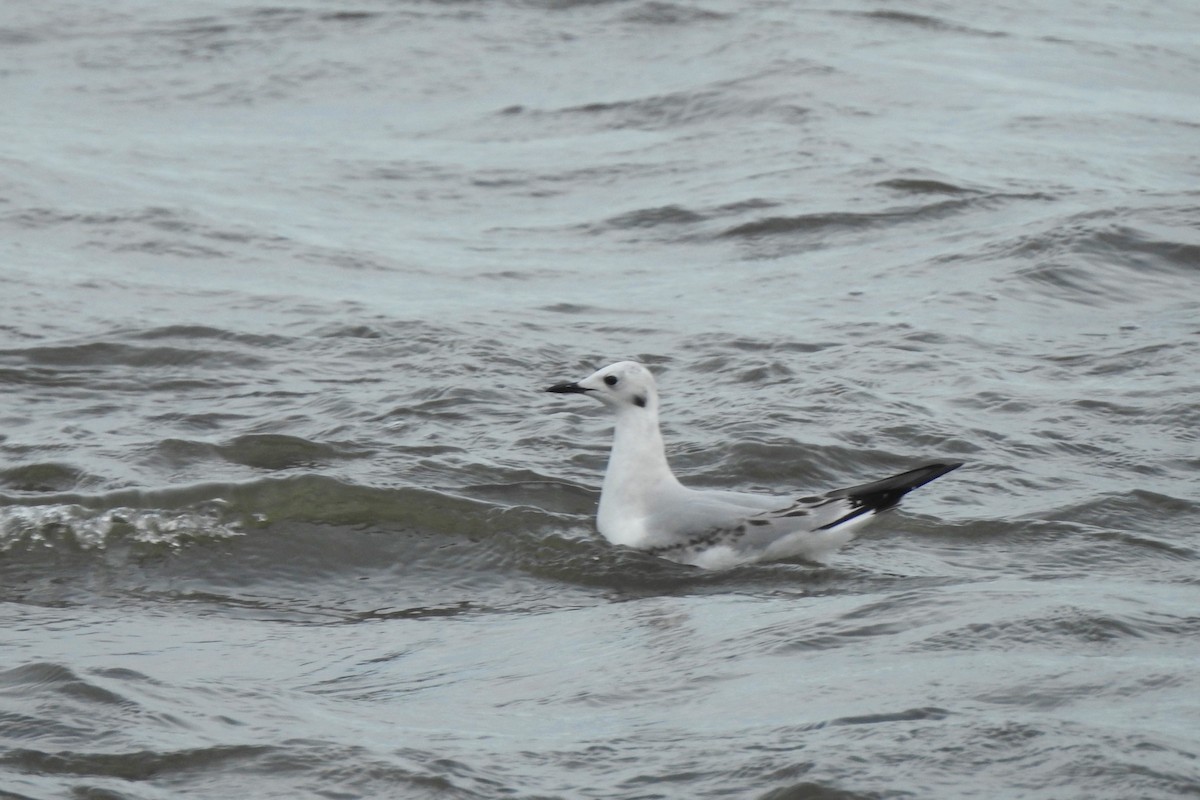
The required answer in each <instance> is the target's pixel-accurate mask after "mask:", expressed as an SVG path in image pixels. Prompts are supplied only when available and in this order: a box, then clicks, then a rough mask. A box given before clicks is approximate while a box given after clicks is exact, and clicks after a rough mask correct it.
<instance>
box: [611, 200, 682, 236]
mask: <svg viewBox="0 0 1200 800" xmlns="http://www.w3.org/2000/svg"><path fill="white" fill-rule="evenodd" d="M704 219H705V218H704V216H703V215H701V214H698V213H696V212H695V211H691V210H689V209H686V208H684V207H682V206H678V205H670V206H659V207H657V208H643V209H638V210H637V211H628V212H626V213H624V214H619V215H617V216H615V217H610V218H609V219H607V220H605V222H604V224H605V226H606V227H610V228H615V229H618V230H628V229H631V228H654V227H658V226H660V225H690V224H694V223H697V222H702V221H703V220H704Z"/></svg>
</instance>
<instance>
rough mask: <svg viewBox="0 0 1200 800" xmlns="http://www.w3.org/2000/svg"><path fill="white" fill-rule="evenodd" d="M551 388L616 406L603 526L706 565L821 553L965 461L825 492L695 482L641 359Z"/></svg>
mask: <svg viewBox="0 0 1200 800" xmlns="http://www.w3.org/2000/svg"><path fill="white" fill-rule="evenodd" d="M546 391H547V392H554V393H556V394H586V395H588V396H589V397H594V398H595V399H597V400H599V401H600V402H602V403H604V405H606V406H608V407H609V408H611V409H612V410H613V411H614V412H615V413H616V417H617V421H616V429H615V431H614V433H613V446H612V452H611V453H610V455H609V459H608V469H607V470H606V471H605V473H604V484H603V487H602V488H601V490H600V508H599V510H598V511H597V514H596V527H597V528H598V529H599V530H600V534H601V535H602V536H604V538H605V539H607V540H608V541H610V542H612V543H613V544H616V545H624V546H626V547H632V548H636V549H638V550H644V551H646V552H649V553H651V554H653V555H656V556H660V557H662V558H666V559H669V560H671V561H677V562H679V563H682V564H692V565H695V566H698V567H704V568H706V569H725V568H728V567H733V566H737V565H739V564H746V563H750V562H755V561H778V560H781V559H805V560H820V559H822V558H824V557H825V556H827V555H829V554H830V553H832V552H833V551H835V550H837V549H838V548H839V547H841V546H842V545H844V544H845V543H846V542H848V541H850V539H852V538H853V537H854V533H855V531H856V530H857V529H858V528H859V527H860V526H861V525H862V524H863V523H865V522H867V521H868V520H870V519H872V518H873V517H875V516H876V515H877V514H879V513H880V512H883V511H886V510H888V509H890V508H894V507H895V506H896V504H897V503H899V502H900V498H902V497H904V495H906V494H908V493H909V492H910V491H912V490H913V489H916V488H917V487H919V486H924V485H925V484H927V483H929V482H930V481H932V480H934V479H936V478H940V477H941V476H942V475H945V474H946V473H947V472H950V471H951V470H955V469H958V468H959V467H961V466H962V463H961V462H938V463H931V464H925V465H924V466H921V467H917V468H916V469H912V470H909V471H908V472H902V473H900V474H899V475H893V476H892V477H890V478H884V479H883V480H879V481H874V482H872V483H865V484H863V485H861V486H852V487H850V488H848V489H838V490H836V491H832V492H826V493H825V494H820V495H806V496H794V495H766V494H753V493H748V492H733V491H724V490H713V489H689V488H687V487H686V486H684V485H683V484H682V483H680V482H679V480H678V479H677V478H676V477H675V474H674V473H673V472H671V467H670V466H669V465H668V464H667V456H666V452H665V450H664V447H663V438H662V432H661V431H660V430H659V427H658V388H657V386H656V384H655V382H654V376H653V375H651V374H650V370H648V369H646V368H645V367H644V366H642V365H641V364H639V363H637V362H636V361H619V362H617V363H615V364H610V365H609V366H607V367H604V368H602V369H599V370H597V371H596V372H594V373H592V374H591V375H589V376H588V377H586V378H584V379H583V380H581V381H575V382H571V383H558V384H555V385H554V386H551V387H549V388H548V389H546Z"/></svg>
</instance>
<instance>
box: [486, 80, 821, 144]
mask: <svg viewBox="0 0 1200 800" xmlns="http://www.w3.org/2000/svg"><path fill="white" fill-rule="evenodd" d="M808 113H809V112H808V109H806V108H802V107H800V106H797V105H795V104H793V103H790V102H789V101H787V100H786V99H781V98H777V97H753V96H751V95H750V94H749V93H747V92H746V91H744V90H741V91H739V90H738V87H737V86H735V85H730V86H723V87H718V88H707V89H699V90H695V91H684V92H672V93H669V94H663V95H653V96H650V97H641V98H637V99H634V100H618V101H614V102H597V103H585V104H583V105H577V106H566V107H563V108H558V109H552V110H541V109H530V108H526V107H514V106H510V107H507V108H505V109H504V110H503V111H502V113H501V114H500V115H498V116H497V117H495V119H496V121H497V122H498V123H502V124H503V125H504V128H505V129H506V131H507V132H508V133H509V134H510V135H515V134H516V133H518V132H525V133H527V134H528V135H538V136H543V137H544V136H549V135H552V134H562V133H566V132H571V131H579V130H581V129H582V130H626V129H632V130H644V131H661V130H671V131H675V130H679V129H680V128H686V127H691V126H702V125H711V124H718V123H721V122H724V121H728V120H736V121H738V122H744V121H746V120H751V119H767V120H775V121H782V122H786V123H792V124H799V123H800V122H801V121H803V120H804V119H805V118H806V116H807V115H808Z"/></svg>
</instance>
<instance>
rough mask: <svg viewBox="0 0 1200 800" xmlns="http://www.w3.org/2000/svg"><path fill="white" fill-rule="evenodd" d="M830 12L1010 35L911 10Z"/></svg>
mask: <svg viewBox="0 0 1200 800" xmlns="http://www.w3.org/2000/svg"><path fill="white" fill-rule="evenodd" d="M829 13H832V14H846V15H849V16H855V17H859V18H861V19H866V20H870V21H874V22H882V23H886V24H889V25H895V26H903V27H905V28H910V29H912V28H916V29H920V30H924V31H930V32H933V33H952V34H967V35H971V36H985V37H988V38H995V37H1005V36H1008V34H1007V33H1004V32H1002V31H987V30H981V29H979V28H973V27H970V26H967V25H962V24H960V23H957V22H951V21H949V20H945V19H942V18H941V17H934V16H930V15H927V14H916V13H913V12H910V11H892V10H887V11H832V12H829Z"/></svg>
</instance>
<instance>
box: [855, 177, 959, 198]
mask: <svg viewBox="0 0 1200 800" xmlns="http://www.w3.org/2000/svg"><path fill="white" fill-rule="evenodd" d="M877 185H878V186H882V187H883V188H885V189H895V190H896V191H898V192H905V193H907V194H949V195H956V194H966V193H972V194H974V193H976V190H975V189H968V188H966V187H964V186H958V185H956V184H953V183H948V182H946V181H940V180H936V179H933V178H892V179H891V180H886V181H880V182H879V183H878V184H877Z"/></svg>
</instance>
